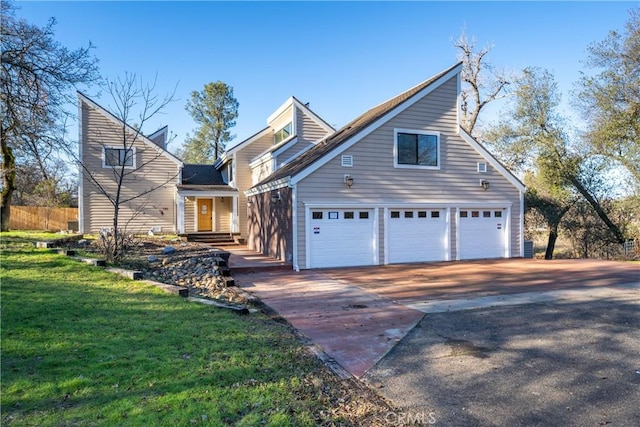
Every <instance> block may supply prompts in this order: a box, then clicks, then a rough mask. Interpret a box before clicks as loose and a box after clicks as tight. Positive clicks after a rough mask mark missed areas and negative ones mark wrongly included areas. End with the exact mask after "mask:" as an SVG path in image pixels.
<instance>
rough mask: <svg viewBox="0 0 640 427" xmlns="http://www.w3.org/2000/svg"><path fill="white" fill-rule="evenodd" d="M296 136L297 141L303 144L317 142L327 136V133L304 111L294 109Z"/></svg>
mask: <svg viewBox="0 0 640 427" xmlns="http://www.w3.org/2000/svg"><path fill="white" fill-rule="evenodd" d="M296 127H297V131H296V134H297V135H298V140H300V141H305V142H318V141H320V140H321V139H323V138H324V137H326V136H327V134H328V132H327V131H326V130H325V129H324V128H323V127H322V126H320V125H319V124H318V123H317V122H316V121H315V120H313V119H312V118H311V117H309V116H308V115H307V114H305V113H304V111H301V110H299V109H297V108H296Z"/></svg>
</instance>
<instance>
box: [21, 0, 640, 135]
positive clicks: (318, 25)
mask: <svg viewBox="0 0 640 427" xmlns="http://www.w3.org/2000/svg"><path fill="white" fill-rule="evenodd" d="M16 5H17V6H18V7H20V8H21V9H19V10H18V12H17V14H18V15H19V16H21V17H23V18H25V19H27V20H28V21H29V22H32V23H34V24H37V25H43V24H44V23H46V20H47V19H48V18H50V17H55V18H56V20H57V26H56V28H55V31H56V39H57V40H58V41H60V42H61V43H62V44H64V45H65V46H67V47H69V48H75V47H79V46H81V45H86V44H87V43H88V42H89V41H91V42H92V43H93V44H94V45H95V46H96V49H95V55H96V56H97V57H98V58H99V60H100V68H101V73H102V75H103V76H104V77H107V78H111V79H113V78H117V77H118V76H122V75H124V72H125V71H127V72H131V73H136V74H137V75H138V76H140V77H142V78H143V79H144V80H145V81H151V80H153V79H154V78H155V76H156V75H157V79H158V80H157V93H158V94H160V95H162V94H165V93H168V92H171V91H173V89H174V87H176V85H177V91H176V98H178V100H177V101H176V102H174V103H172V104H171V105H169V107H168V108H166V109H165V114H164V115H162V116H159V117H157V118H156V119H155V120H153V121H152V122H150V123H149V126H148V127H147V128H145V129H144V130H145V131H148V132H151V131H153V130H155V128H159V127H160V126H162V125H164V124H168V125H169V129H170V130H171V131H173V132H174V133H176V134H177V138H176V142H175V143H174V147H175V146H177V145H179V144H180V143H181V142H182V141H183V139H184V137H185V136H186V134H187V133H188V132H189V133H190V132H192V130H193V128H194V126H195V125H194V123H193V121H192V120H191V117H190V116H189V114H188V113H187V112H186V111H185V110H184V105H185V102H186V100H187V99H188V97H189V94H190V92H191V91H193V90H200V89H202V87H203V86H204V85H205V84H206V83H208V82H211V81H216V80H221V81H223V82H225V83H227V84H229V85H231V86H233V88H234V92H235V96H236V98H237V99H238V101H239V103H240V108H239V117H238V120H237V125H236V127H235V128H234V129H233V130H232V132H233V133H234V134H235V135H236V136H237V138H236V142H237V141H240V140H242V139H244V138H246V137H248V136H250V135H252V134H253V133H255V132H256V131H258V130H260V129H262V128H263V127H264V126H265V124H266V118H267V117H268V116H269V115H270V114H271V113H272V112H273V111H274V110H275V109H276V108H277V107H278V106H280V105H281V104H282V103H283V102H284V101H285V100H286V99H287V98H288V97H289V96H291V95H294V96H296V97H297V98H298V99H300V100H301V101H303V102H305V103H306V102H309V103H310V107H311V109H312V110H314V111H315V112H316V113H318V114H319V115H320V116H321V117H323V118H324V119H325V120H326V121H327V122H329V123H330V124H332V125H334V126H336V127H340V126H342V125H344V124H345V123H347V122H348V121H350V120H351V119H353V118H354V117H356V116H357V115H359V114H361V113H363V112H364V111H366V110H367V109H369V108H371V107H373V106H375V105H377V104H379V103H381V102H383V101H385V100H386V99H388V98H391V97H392V96H395V95H396V94H398V93H400V92H402V91H404V90H406V89H408V88H410V87H412V86H414V85H416V84H417V83H419V82H421V81H423V80H425V79H427V78H428V77H430V76H432V75H434V74H436V73H438V72H439V71H441V70H443V69H445V68H447V67H449V66H451V65H453V64H454V63H455V62H456V51H455V49H454V48H453V46H452V40H454V39H455V38H457V36H458V35H459V34H460V29H461V28H462V26H463V25H465V26H466V32H467V34H468V35H469V36H474V37H476V38H477V40H478V42H479V44H480V45H483V46H484V45H487V44H493V45H494V48H493V50H492V53H491V55H490V59H491V61H492V62H493V63H494V64H495V65H496V66H499V67H502V68H505V69H507V70H513V71H517V70H519V69H522V68H523V67H526V66H538V67H542V68H547V69H549V70H551V71H553V72H554V73H555V76H556V79H557V81H558V83H559V86H560V88H561V89H562V90H563V91H564V92H565V97H566V98H567V99H568V98H569V94H568V91H569V90H570V89H571V88H572V84H573V82H575V81H576V80H578V78H579V76H580V74H579V73H580V71H581V70H583V69H584V67H583V64H582V63H581V61H583V60H584V59H585V58H586V48H587V46H588V45H589V44H590V43H592V42H596V41H600V40H602V39H604V38H605V37H606V35H607V34H608V32H609V31H610V30H614V29H622V27H623V25H624V23H625V22H626V21H627V19H628V11H629V10H630V9H632V8H633V7H637V6H638V5H640V2H638V1H626V2H455V1H454V2H278V3H273V2H204V1H203V2H152V1H148V2H125V1H112V2H24V1H20V2H17V3H16ZM89 93H92V92H91V91H90V92H89ZM93 93H96V91H93ZM96 100H97V101H98V102H100V103H102V104H103V105H104V106H107V107H108V106H109V105H110V102H109V100H108V98H107V97H106V96H102V97H101V98H100V97H99V98H96ZM496 115H497V113H496V112H493V113H492V114H491V117H487V119H490V118H495V117H496ZM72 134H77V133H72Z"/></svg>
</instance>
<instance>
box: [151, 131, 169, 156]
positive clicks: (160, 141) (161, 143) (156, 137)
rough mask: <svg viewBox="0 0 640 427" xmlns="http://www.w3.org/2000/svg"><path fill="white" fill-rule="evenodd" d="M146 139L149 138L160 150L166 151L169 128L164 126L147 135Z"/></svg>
mask: <svg viewBox="0 0 640 427" xmlns="http://www.w3.org/2000/svg"><path fill="white" fill-rule="evenodd" d="M147 138H149V139H150V140H151V141H152V142H153V143H154V144H156V145H157V146H158V147H160V148H162V149H163V150H166V149H167V142H168V139H169V126H165V127H162V128H160V129H158V130H157V131H155V132H153V133H152V134H151V135H149V136H148V137H147Z"/></svg>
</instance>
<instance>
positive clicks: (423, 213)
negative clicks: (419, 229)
mask: <svg viewBox="0 0 640 427" xmlns="http://www.w3.org/2000/svg"><path fill="white" fill-rule="evenodd" d="M426 217H427V211H418V218H426Z"/></svg>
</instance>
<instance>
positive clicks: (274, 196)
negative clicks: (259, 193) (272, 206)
mask: <svg viewBox="0 0 640 427" xmlns="http://www.w3.org/2000/svg"><path fill="white" fill-rule="evenodd" d="M281 200H282V196H280V190H278V192H277V193H272V194H271V203H278V202H279V201H281Z"/></svg>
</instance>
